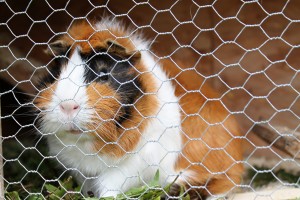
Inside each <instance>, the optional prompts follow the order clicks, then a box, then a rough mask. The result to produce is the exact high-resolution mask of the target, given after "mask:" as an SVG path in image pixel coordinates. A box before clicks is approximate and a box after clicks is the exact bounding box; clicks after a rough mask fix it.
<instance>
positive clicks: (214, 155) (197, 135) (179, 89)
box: [163, 60, 243, 195]
mask: <svg viewBox="0 0 300 200" xmlns="http://www.w3.org/2000/svg"><path fill="white" fill-rule="evenodd" d="M163 64H164V68H165V70H166V71H167V72H168V73H169V76H170V77H175V80H176V81H174V84H175V86H176V95H177V96H179V97H180V105H181V108H182V109H183V112H182V117H181V118H182V131H183V134H182V139H183V146H184V147H183V151H182V155H181V156H179V158H178V161H177V163H176V165H175V167H176V169H177V170H178V171H186V170H187V171H190V170H191V171H193V172H194V173H193V174H192V176H191V177H190V179H189V180H187V182H186V183H184V184H185V185H186V186H187V188H189V187H190V186H191V185H193V186H201V185H206V190H205V191H202V192H201V193H202V194H204V195H209V194H220V193H224V192H226V191H228V190H230V189H231V188H232V187H234V186H235V185H238V184H239V183H240V181H241V174H242V172H243V165H242V164H240V163H237V161H241V160H242V155H243V152H242V147H241V140H240V139H237V138H234V137H235V136H240V131H239V128H238V125H237V123H236V121H235V119H234V117H233V116H231V115H230V114H229V113H228V111H227V110H226V109H225V107H224V106H223V104H222V103H221V102H220V101H219V100H210V99H213V98H217V96H218V95H217V93H216V92H214V90H213V89H212V88H210V87H209V86H208V85H207V84H203V82H204V80H203V78H202V77H201V76H200V75H199V74H197V73H196V71H181V70H180V69H178V68H177V67H176V66H175V65H174V63H172V62H171V61H169V60H164V61H163ZM177 64H181V63H179V62H177ZM178 83H180V84H178ZM186 90H188V91H193V90H198V91H200V92H192V93H189V92H186ZM190 114H193V116H189V115H190ZM195 114H197V115H196V116H195ZM213 148H215V149H213ZM216 148H218V149H216Z"/></svg>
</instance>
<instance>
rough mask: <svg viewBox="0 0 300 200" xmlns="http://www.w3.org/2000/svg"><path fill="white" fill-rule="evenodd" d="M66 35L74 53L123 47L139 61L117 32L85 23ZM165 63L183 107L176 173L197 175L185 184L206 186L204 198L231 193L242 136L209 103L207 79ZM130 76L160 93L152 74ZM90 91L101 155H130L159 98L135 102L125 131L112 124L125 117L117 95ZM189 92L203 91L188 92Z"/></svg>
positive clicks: (101, 88)
mask: <svg viewBox="0 0 300 200" xmlns="http://www.w3.org/2000/svg"><path fill="white" fill-rule="evenodd" d="M68 33H69V35H66V36H63V37H62V38H61V39H62V40H64V42H66V43H67V44H68V45H69V46H72V50H74V48H75V46H80V47H81V51H82V52H83V53H87V52H90V51H92V49H93V48H99V47H100V48H108V43H107V41H114V42H115V43H117V44H120V45H121V46H123V47H125V51H120V52H116V53H118V54H120V55H121V56H122V55H124V56H128V55H136V57H139V56H140V54H139V53H138V52H136V50H135V47H134V44H132V42H131V41H130V40H129V39H128V38H117V37H120V36H122V37H123V36H124V33H122V32H120V31H118V30H110V31H106V30H104V31H100V32H95V30H94V29H93V27H92V26H91V25H90V24H88V23H86V22H81V23H78V24H76V25H74V26H73V27H71V29H70V30H69V32H68ZM75 40H81V41H75ZM108 51H113V52H114V51H118V49H111V50H108ZM161 63H162V66H163V67H164V69H165V71H166V72H167V73H168V74H169V76H170V77H173V78H175V81H174V85H175V87H176V95H177V96H178V97H179V98H180V105H181V108H182V113H181V114H182V117H181V119H182V141H183V145H182V146H183V149H182V153H181V155H180V156H179V157H178V160H177V162H176V164H175V168H176V169H177V170H178V171H192V172H193V174H191V176H190V177H188V180H187V182H185V183H184V184H185V185H186V186H187V187H190V186H191V185H194V186H203V185H206V186H207V187H206V190H205V191H202V192H203V193H204V194H219V193H223V192H226V191H228V190H230V189H231V188H232V187H234V185H236V184H239V183H240V180H241V173H242V171H243V166H242V164H239V163H237V161H240V160H242V153H243V152H242V149H241V141H239V139H236V138H235V137H236V136H240V132H239V130H238V126H237V123H236V121H235V119H234V117H233V116H231V115H230V114H229V113H228V111H227V110H226V109H225V108H224V106H223V104H222V103H221V102H220V101H217V100H210V99H212V98H214V97H216V96H217V94H216V93H215V92H214V91H213V90H212V88H210V87H209V86H207V85H206V84H203V79H202V78H201V77H200V76H199V75H198V74H197V73H196V72H195V71H184V72H182V71H181V70H180V69H178V68H177V67H176V66H175V65H174V63H172V62H171V61H169V60H164V61H162V62H161ZM135 67H136V69H137V70H138V71H140V72H145V71H146V69H145V67H144V66H143V65H142V63H141V62H137V63H136V64H135ZM132 73H136V75H137V76H138V78H139V79H140V82H141V83H142V84H143V85H142V86H143V87H142V88H143V89H144V91H143V92H144V93H152V92H156V89H157V88H155V87H154V85H155V84H154V78H153V77H152V75H151V73H142V74H139V73H138V72H132ZM191 80H192V81H191ZM178 83H180V84H178ZM87 90H88V91H87V93H88V98H89V102H88V103H89V105H90V106H91V107H93V108H94V109H95V112H97V115H98V116H99V117H97V115H95V119H94V122H93V123H92V124H88V127H89V128H90V129H91V130H95V131H94V134H95V138H96V143H95V149H96V150H97V151H99V153H100V154H102V153H103V154H106V155H107V154H109V155H113V156H115V157H122V156H123V155H125V154H126V152H130V151H132V150H134V148H135V147H136V144H137V143H138V141H139V140H140V138H141V134H142V133H143V131H144V130H145V127H146V125H147V124H148V119H147V117H149V116H155V114H156V112H157V110H158V100H157V97H156V96H155V95H149V94H146V95H144V96H143V97H142V98H141V99H140V100H139V101H137V102H136V103H135V108H134V110H133V112H132V118H131V120H127V121H124V123H123V124H122V126H123V127H117V126H116V125H115V124H114V119H116V118H118V116H120V115H121V114H122V113H121V112H120V107H121V106H122V105H121V104H120V103H119V102H118V100H119V98H120V97H119V96H118V94H117V93H116V92H115V91H114V90H113V89H112V88H109V86H107V85H105V84H102V85H100V84H91V85H89V86H88V87H87ZM191 90H199V91H200V92H186V91H191ZM41 96H42V97H45V98H50V97H51V92H50V93H49V92H46V91H44V92H42V94H41ZM103 97H105V98H103ZM45 103H46V102H44V101H43V100H41V99H40V100H39V102H38V104H40V105H44V104H45ZM190 114H192V115H190ZM195 114H197V115H195ZM103 120H104V121H103ZM107 142H110V143H109V144H107ZM133 164H134V163H133Z"/></svg>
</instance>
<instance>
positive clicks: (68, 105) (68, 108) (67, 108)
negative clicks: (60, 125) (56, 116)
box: [59, 101, 80, 115]
mask: <svg viewBox="0 0 300 200" xmlns="http://www.w3.org/2000/svg"><path fill="white" fill-rule="evenodd" d="M59 107H60V110H61V111H62V112H63V113H65V114H68V115H71V114H73V113H75V112H76V111H78V110H79V108H80V106H79V105H78V104H77V103H76V102H75V101H64V102H61V103H60V104H59Z"/></svg>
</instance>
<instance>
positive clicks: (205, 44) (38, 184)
mask: <svg viewBox="0 0 300 200" xmlns="http://www.w3.org/2000/svg"><path fill="white" fill-rule="evenodd" d="M0 10H1V12H0V20H1V21H0V30H1V31H0V81H1V91H0V95H1V115H0V116H1V126H0V130H2V136H1V146H2V152H1V151H0V152H1V155H2V161H3V163H2V164H1V165H0V166H1V167H0V169H1V170H2V171H3V172H2V173H1V174H0V181H1V182H0V185H1V187H2V188H0V197H1V198H4V199H31V198H33V199H60V198H62V199H82V198H88V196H89V194H82V193H81V190H82V189H83V186H81V184H80V183H78V182H76V180H75V179H74V177H72V176H71V175H70V174H72V172H74V171H76V170H77V169H76V168H71V167H67V166H65V165H64V163H61V162H60V161H59V160H58V159H57V157H56V156H53V155H49V150H48V147H47V146H48V145H47V142H46V141H45V136H44V135H43V134H41V133H40V131H39V130H38V127H37V126H36V124H35V121H36V118H37V116H36V113H35V112H33V111H32V107H33V106H34V105H33V101H34V100H33V99H34V98H36V96H37V94H38V93H39V92H40V89H39V88H38V85H39V84H41V77H42V76H45V75H47V74H48V75H49V73H50V72H49V63H51V62H52V61H53V60H52V58H51V57H50V56H48V55H46V53H44V51H45V50H46V49H47V48H49V46H50V44H51V43H52V42H53V41H55V39H56V38H57V37H61V36H62V35H65V34H69V33H68V31H69V30H70V29H71V27H72V25H73V24H76V23H78V21H82V20H83V21H86V22H88V23H91V22H93V21H99V20H101V18H103V16H110V17H111V19H113V20H118V21H122V23H124V24H125V26H130V27H131V29H130V30H132V32H130V34H131V33H132V34H133V32H138V34H142V35H143V37H144V38H146V39H147V40H148V41H149V44H150V45H149V46H150V47H149V49H145V50H146V51H148V52H150V53H151V54H152V55H153V56H154V57H155V58H156V59H157V60H166V59H167V60H169V61H170V62H171V63H172V64H173V66H174V69H166V70H170V71H167V73H168V75H169V77H170V79H168V80H165V81H164V82H171V81H174V80H175V81H178V80H181V79H183V80H185V81H186V83H187V84H186V85H184V86H182V85H181V83H180V81H179V83H178V82H176V84H179V85H181V86H182V87H183V90H184V93H186V94H190V93H200V94H202V93H201V88H203V87H206V86H207V85H209V87H211V88H213V90H215V91H217V93H216V94H215V95H214V96H213V97H209V96H207V97H206V102H207V101H217V102H219V104H221V105H222V107H223V108H225V109H226V111H228V113H229V114H228V115H229V116H234V117H235V119H236V120H237V123H238V126H239V129H240V132H241V136H239V137H234V140H238V141H239V143H241V145H242V147H243V152H244V153H243V160H242V161H237V162H238V163H242V164H243V165H244V168H245V170H244V173H243V174H241V177H242V181H241V183H234V187H233V189H230V190H229V191H226V193H225V194H224V195H225V196H226V197H225V196H221V197H220V198H229V199H297V198H300V190H299V184H300V178H299V176H300V166H299V159H300V154H299V149H300V141H299V140H300V133H299V121H300V108H299V106H300V99H299V91H300V81H299V80H300V79H299V63H300V60H299V56H298V54H299V53H300V48H299V45H300V37H299V34H300V2H299V1H297V0H277V1H272V0H202V1H201V0H175V1H172V0H167V1H154V0H148V1H142V0H125V1H116V0H85V1H80V2H78V1H74V0H68V1H67V0H64V1H49V0H41V1H37V0H26V1H21V2H17V1H10V0H2V1H0ZM172 70H173V71H172ZM174 71H175V72H176V73H175V72H174ZM200 80H201V81H200ZM183 96H184V95H183ZM204 96H205V95H204ZM169 103H170V102H169ZM187 104H193V102H192V101H191V103H189V102H187ZM204 105H205V104H204ZM123 106H124V105H123ZM191 106H192V105H191ZM194 114H196V115H197V113H188V114H187V115H188V116H190V117H192V116H193V115H194ZM198 115H199V114H198ZM154 117H155V116H154ZM156 117H157V116H156ZM199 117H201V118H202V119H203V116H199ZM224 121H226V120H224ZM224 121H222V122H221V123H220V124H221V126H222V125H223V126H224V123H225V122H224ZM206 124H207V126H208V127H207V129H209V127H212V126H215V125H216V123H210V122H207V123H206ZM168 128H170V127H168ZM229 132H230V131H229ZM194 139H195V138H194ZM196 139H199V140H201V138H196ZM148 142H149V143H151V142H153V141H148ZM228 144H230V142H227V143H226V145H228ZM226 145H225V146H224V147H222V148H223V150H224V149H226ZM212 149H213V148H212ZM213 150H214V149H213ZM129 154H130V153H129ZM87 156H89V155H87ZM78 162H80V161H78ZM216 162H222V161H220V160H219V161H216ZM86 164H87V165H88V164H89V163H86ZM192 164H195V163H192ZM198 164H199V163H198ZM200 164H201V163H200ZM132 165H134V163H132ZM158 165H159V164H158ZM149 166H150V164H149ZM159 173H160V175H162V174H163V172H162V171H159ZM159 173H157V174H155V175H153V177H150V179H151V178H153V180H152V183H153V182H155V180H157V178H158V176H159ZM165 173H166V172H165ZM217 173H218V172H217ZM167 175H170V176H172V177H173V174H167ZM83 176H84V175H83ZM179 176H180V175H179ZM177 178H178V177H177ZM173 179H175V178H174V177H173ZM142 182H143V181H142ZM150 182H151V181H150ZM155 184H158V183H155ZM168 186H170V185H167V186H166V185H165V186H158V187H156V185H155V187H154V186H153V185H151V184H150V183H149V182H147V181H146V182H143V184H141V187H138V188H132V190H130V191H129V193H128V192H127V191H120V192H121V193H122V195H123V196H119V198H120V199H122V198H132V199H134V198H135V199H143V198H144V199H151V198H152V199H154V197H155V198H157V199H160V198H162V199H163V198H168V192H166V191H165V190H167V189H166V188H168ZM205 187H206V185H205V184H204V189H205ZM169 189H170V188H169ZM185 189H186V188H181V191H180V194H178V196H177V197H176V198H179V199H184V198H185V199H192V198H191V196H190V195H189V194H188V191H185ZM206 189H207V188H206ZM134 192H136V193H134ZM132 193H133V194H132ZM90 195H91V196H92V195H93V194H90ZM130 195H133V196H130ZM143 195H144V196H143ZM147 195H148V196H147ZM151 195H153V196H151ZM155 195H156V196H155ZM196 196H197V195H196ZM212 196H213V197H216V198H219V196H218V195H216V196H215V195H212ZM90 198H92V197H90ZM174 198H175V197H174ZM197 198H200V197H197Z"/></svg>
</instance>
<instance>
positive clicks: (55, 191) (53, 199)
mask: <svg viewBox="0 0 300 200" xmlns="http://www.w3.org/2000/svg"><path fill="white" fill-rule="evenodd" d="M45 188H46V190H47V192H48V193H49V195H48V196H47V197H48V198H49V199H50V200H59V199H60V198H61V197H62V196H63V195H64V194H65V193H66V191H65V190H64V189H60V188H57V187H55V186H53V185H51V184H45Z"/></svg>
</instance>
